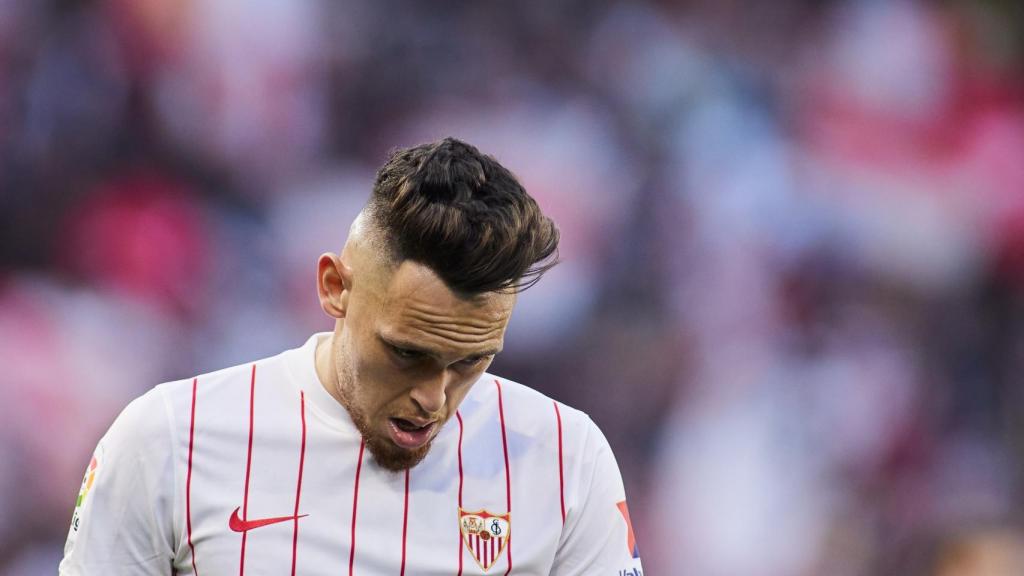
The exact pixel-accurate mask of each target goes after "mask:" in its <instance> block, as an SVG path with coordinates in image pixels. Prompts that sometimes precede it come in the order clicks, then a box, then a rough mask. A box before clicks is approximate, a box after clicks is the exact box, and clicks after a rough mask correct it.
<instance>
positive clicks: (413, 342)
mask: <svg viewBox="0 0 1024 576" xmlns="http://www.w3.org/2000/svg"><path fill="white" fill-rule="evenodd" d="M557 246H558V230H557V228H555V225H554V224H553V223H552V222H551V220H550V219H549V218H547V217H546V216H544V215H543V214H542V213H541V211H540V209H539V208H538V206H537V204H536V202H534V200H533V199H532V198H531V197H530V196H529V195H528V194H526V192H525V190H523V188H522V186H521V185H520V184H519V183H518V182H517V181H516V179H515V177H514V176H513V175H512V174H511V173H510V172H509V171H508V170H506V169H505V168H504V167H502V166H501V165H500V164H498V162H497V161H495V160H494V159H493V158H491V157H489V156H486V155H483V154H481V153H480V152H479V151H478V150H477V149H476V148H474V147H472V146H470V145H468V144H466V143H464V142H460V141H458V140H454V139H451V138H447V139H445V140H442V141H440V142H434V143H430V144H424V145H421V146H417V147H414V148H409V149H404V150H398V151H396V152H394V153H393V154H392V155H391V157H390V158H389V160H388V161H387V163H386V164H385V165H384V166H383V167H382V168H381V169H380V171H379V172H378V174H377V178H376V181H375V183H374V188H373V195H372V196H371V198H370V201H369V202H368V203H367V205H366V207H365V208H364V210H363V212H362V213H361V214H360V215H359V217H358V218H357V219H356V221H355V222H354V223H353V225H352V228H351V230H350V232H349V238H348V241H347V242H346V244H345V248H344V249H343V250H342V254H341V256H340V257H339V256H337V255H335V254H330V253H328V254H324V255H322V256H321V257H320V261H319V267H318V285H319V291H320V302H321V306H322V307H323V309H324V311H325V312H327V313H328V314H329V315H331V316H332V317H334V318H336V319H337V321H336V324H335V330H334V334H333V336H332V339H331V343H330V345H329V346H321V347H320V349H318V351H317V373H318V374H319V375H320V378H321V380H322V381H323V382H324V385H325V387H326V388H327V390H328V392H330V393H331V395H332V396H334V397H335V399H337V400H338V401H339V402H340V403H341V404H342V405H344V406H345V408H346V409H348V412H349V414H351V416H352V419H353V421H354V422H355V424H356V426H357V427H358V428H359V429H360V432H361V433H362V435H363V438H364V439H365V440H366V445H367V447H368V448H369V449H370V452H371V453H372V454H373V455H374V457H375V458H376V460H377V462H378V463H380V464H381V465H382V466H384V467H385V468H389V469H392V470H401V469H404V468H408V467H411V466H413V465H415V464H416V463H418V462H419V461H420V460H422V459H423V457H424V456H426V454H427V451H428V450H429V447H430V441H431V440H432V439H433V438H434V436H435V435H436V434H437V432H438V431H439V430H440V428H441V425H443V424H444V422H446V421H447V420H448V419H449V418H451V417H452V416H453V415H454V414H455V410H456V409H457V408H458V406H459V404H460V403H461V402H462V400H463V398H465V396H466V394H467V393H468V392H469V389H470V387H471V386H472V384H473V383H474V382H475V381H476V380H477V379H478V378H479V377H480V375H481V374H482V373H483V372H484V370H486V369H487V367H488V366H489V365H490V363H491V360H493V358H494V355H495V354H497V353H498V352H499V351H500V350H501V347H502V343H503V341H504V335H505V328H506V326H507V325H508V320H509V316H510V315H511V313H512V307H513V305H514V304H515V295H516V293H517V292H519V291H521V290H524V289H526V288H528V287H529V286H532V285H533V283H534V282H536V281H537V280H538V279H539V278H540V276H541V275H542V274H543V273H544V272H545V271H546V270H548V269H549V268H550V267H551V266H553V265H554V258H555V254H556V251H557Z"/></svg>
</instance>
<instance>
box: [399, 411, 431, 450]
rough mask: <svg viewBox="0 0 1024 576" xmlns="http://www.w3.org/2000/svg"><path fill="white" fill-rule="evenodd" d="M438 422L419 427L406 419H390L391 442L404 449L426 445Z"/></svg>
mask: <svg viewBox="0 0 1024 576" xmlns="http://www.w3.org/2000/svg"><path fill="white" fill-rule="evenodd" d="M436 426H437V422H428V423H426V424H424V425H422V426H421V425H419V424H417V423H416V422H413V421H411V420H406V419H405V418H389V419H388V431H389V432H390V436H391V440H392V441H393V442H394V443H395V444H397V445H399V446H401V447H402V448H407V449H410V450H411V449H414V448H419V447H420V446H423V445H424V444H426V443H427V442H428V441H429V440H430V437H431V436H432V434H433V432H434V428H435V427H436Z"/></svg>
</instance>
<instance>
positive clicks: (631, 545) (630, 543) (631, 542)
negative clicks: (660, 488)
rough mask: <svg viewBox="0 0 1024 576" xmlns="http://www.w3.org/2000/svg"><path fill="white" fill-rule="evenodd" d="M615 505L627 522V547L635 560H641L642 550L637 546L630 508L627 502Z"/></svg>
mask: <svg viewBox="0 0 1024 576" xmlns="http://www.w3.org/2000/svg"><path fill="white" fill-rule="evenodd" d="M615 505H616V506H618V507H619V512H620V513H622V519H623V520H625V521H626V547H627V548H628V549H629V553H630V555H632V556H633V558H639V557H640V548H639V547H638V546H637V545H636V536H635V535H633V522H632V521H630V519H629V507H628V506H626V501H625V500H623V501H621V502H617V503H616V504H615Z"/></svg>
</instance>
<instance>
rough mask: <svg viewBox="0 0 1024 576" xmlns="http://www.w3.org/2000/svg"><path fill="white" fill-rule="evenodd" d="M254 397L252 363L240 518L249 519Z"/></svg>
mask: <svg viewBox="0 0 1024 576" xmlns="http://www.w3.org/2000/svg"><path fill="white" fill-rule="evenodd" d="M255 398H256V365H255V364H253V365H252V376H251V379H250V382H249V453H248V455H247V456H246V458H245V493H244V496H243V498H242V520H248V519H249V474H250V472H252V429H253V420H254V406H255V404H254V400H255ZM246 535H248V532H247V531H246V532H242V552H241V558H240V559H239V561H238V574H239V576H242V575H243V574H245V537H246Z"/></svg>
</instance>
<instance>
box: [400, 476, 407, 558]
mask: <svg viewBox="0 0 1024 576" xmlns="http://www.w3.org/2000/svg"><path fill="white" fill-rule="evenodd" d="M408 529H409V469H408V468H406V469H405V514H403V515H402V571H401V572H400V576H405V538H406V535H407V534H408Z"/></svg>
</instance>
